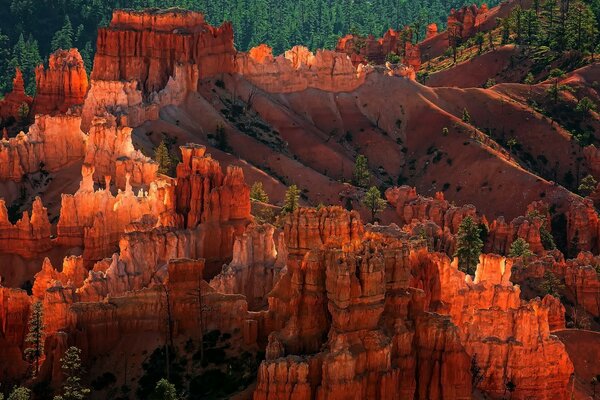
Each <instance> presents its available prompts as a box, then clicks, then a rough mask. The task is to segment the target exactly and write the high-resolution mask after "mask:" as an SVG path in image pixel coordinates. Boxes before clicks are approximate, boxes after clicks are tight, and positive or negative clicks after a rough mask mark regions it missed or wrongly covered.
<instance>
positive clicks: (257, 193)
mask: <svg viewBox="0 0 600 400" xmlns="http://www.w3.org/2000/svg"><path fill="white" fill-rule="evenodd" d="M250 199H251V200H254V201H259V202H261V203H268V202H269V196H268V195H267V192H265V189H264V188H263V184H262V182H258V181H257V182H254V183H253V184H252V187H251V188H250Z"/></svg>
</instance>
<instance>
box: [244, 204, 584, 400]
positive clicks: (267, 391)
mask: <svg viewBox="0 0 600 400" xmlns="http://www.w3.org/2000/svg"><path fill="white" fill-rule="evenodd" d="M352 219H353V217H352V214H350V213H347V212H345V211H343V210H341V209H336V208H325V209H322V210H320V211H315V210H307V209H301V210H299V211H296V212H295V213H293V214H292V215H290V216H288V218H287V219H286V225H285V227H286V228H285V229H284V231H285V232H286V242H287V243H288V250H289V251H290V255H289V257H288V269H287V271H286V273H285V274H284V275H283V276H282V277H281V279H280V280H279V282H278V283H277V284H276V286H275V288H274V290H273V291H272V292H271V294H270V295H269V313H268V317H267V320H268V322H267V324H268V325H270V327H271V329H272V333H271V334H270V335H269V344H268V345H267V360H266V361H265V362H263V363H262V364H261V367H260V369H259V375H258V383H257V388H256V391H255V394H254V398H255V399H279V398H289V397H295V396H298V398H304V397H303V396H309V397H310V396H316V397H317V398H356V399H358V398H427V399H442V398H470V396H471V389H472V385H473V384H474V385H477V386H478V388H479V389H480V390H482V391H484V392H486V393H488V394H491V395H492V396H493V397H501V396H502V395H503V392H504V388H505V384H506V383H507V382H508V381H509V380H510V381H511V382H513V383H514V384H515V390H514V393H513V398H518V399H524V398H527V397H528V396H532V395H534V396H536V398H540V399H552V398H565V397H566V396H567V390H568V383H569V379H570V374H571V372H572V370H573V367H572V364H571V362H570V360H569V358H568V356H567V354H566V351H565V349H564V346H563V345H562V343H561V342H560V341H559V340H558V339H557V338H555V337H553V336H552V335H550V333H549V322H548V320H549V312H550V311H549V309H550V307H551V302H548V301H545V302H540V301H537V300H536V301H532V302H530V303H522V302H521V300H520V299H519V288H518V287H515V286H513V285H512V284H511V283H510V280H509V279H510V267H506V264H505V261H504V258H502V257H498V256H489V257H487V256H485V257H482V259H481V261H480V264H479V266H478V270H477V273H476V275H475V278H474V280H473V278H472V277H469V276H465V274H464V273H462V272H460V271H458V269H457V266H456V263H451V262H450V260H449V259H448V258H447V257H445V256H443V255H441V254H437V253H429V252H427V251H426V249H425V248H424V247H423V245H422V242H419V241H416V242H412V241H407V240H406V239H398V238H397V237H396V236H388V235H386V234H385V233H384V232H386V230H384V229H377V230H376V231H377V232H367V233H364V232H362V231H361V230H358V231H356V230H354V229H352V228H351V227H352V226H353V224H352V223H349V222H350V221H351V220H352ZM310 221H315V222H317V223H315V224H313V223H310ZM323 227H329V228H325V229H324V228H323ZM323 232H329V234H328V235H321V233H323ZM294 247H295V249H294ZM294 254H296V255H298V256H300V258H299V260H301V261H299V262H298V261H296V262H294V261H293V260H294ZM302 254H304V255H302ZM552 307H553V305H552ZM444 314H445V315H444ZM492 321H494V322H493V323H492ZM496 321H499V324H498V326H499V329H498V330H497V331H495V330H494V329H495V327H496ZM541 349H544V351H541ZM473 363H476V365H477V366H478V368H480V371H481V377H479V376H478V377H476V379H472V378H473V376H472V374H473V372H472V365H473ZM540 365H545V366H547V367H546V368H545V370H544V372H543V373H541V372H540V371H539V366H540ZM540 377H541V378H540Z"/></svg>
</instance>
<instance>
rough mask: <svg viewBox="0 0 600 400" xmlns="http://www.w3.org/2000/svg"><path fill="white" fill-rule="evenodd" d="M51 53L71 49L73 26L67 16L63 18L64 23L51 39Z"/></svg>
mask: <svg viewBox="0 0 600 400" xmlns="http://www.w3.org/2000/svg"><path fill="white" fill-rule="evenodd" d="M51 46H52V51H56V50H58V49H63V50H69V49H70V48H72V47H73V26H72V25H71V19H70V18H69V16H68V15H66V16H65V23H64V24H63V26H62V28H60V29H59V30H58V31H56V33H55V34H54V37H52V43H51Z"/></svg>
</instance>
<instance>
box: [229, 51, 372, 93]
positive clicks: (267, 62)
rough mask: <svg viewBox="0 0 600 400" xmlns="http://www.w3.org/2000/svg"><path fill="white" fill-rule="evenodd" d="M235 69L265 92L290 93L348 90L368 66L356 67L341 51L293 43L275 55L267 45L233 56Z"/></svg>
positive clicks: (366, 70) (356, 86) (358, 80)
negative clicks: (310, 89) (313, 50)
mask: <svg viewBox="0 0 600 400" xmlns="http://www.w3.org/2000/svg"><path fill="white" fill-rule="evenodd" d="M235 62H236V66H237V72H238V73H239V74H241V75H243V76H244V78H246V79H248V80H249V81H250V82H252V84H254V85H255V86H258V87H259V88H261V89H263V90H264V91H266V92H271V93H291V92H300V91H302V90H305V89H308V88H315V89H321V90H326V91H330V92H349V91H352V90H354V89H356V88H358V87H359V86H360V85H362V84H363V83H364V81H365V77H366V75H367V73H368V71H369V69H368V68H367V67H365V66H361V65H359V66H358V67H355V66H354V65H353V64H352V62H351V61H350V58H348V56H347V55H346V54H344V53H339V52H334V51H330V50H317V52H316V53H314V54H313V53H312V52H311V51H309V50H308V49H307V48H306V47H303V46H295V47H293V48H292V49H291V50H288V51H286V52H285V53H284V54H281V55H279V56H277V57H274V56H273V52H272V49H271V48H270V47H269V46H267V45H264V44H263V45H260V46H258V47H255V48H253V49H251V50H250V51H249V52H247V53H238V55H237V56H236V61H235Z"/></svg>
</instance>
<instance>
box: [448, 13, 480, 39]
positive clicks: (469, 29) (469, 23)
mask: <svg viewBox="0 0 600 400" xmlns="http://www.w3.org/2000/svg"><path fill="white" fill-rule="evenodd" d="M487 12H488V8H487V5H485V4H483V5H482V6H481V7H477V5H475V4H473V5H470V6H464V7H462V8H460V9H458V10H454V9H452V10H451V11H450V15H449V16H448V32H449V37H450V39H453V38H460V39H467V38H469V37H471V36H473V35H474V34H475V33H476V32H477V28H478V27H479V25H480V23H481V16H482V15H483V14H485V13H487Z"/></svg>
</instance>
